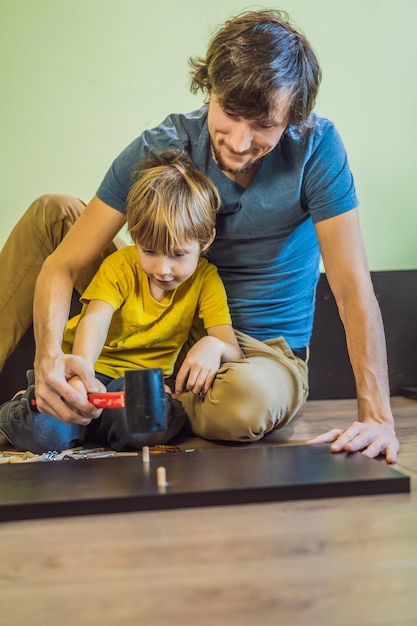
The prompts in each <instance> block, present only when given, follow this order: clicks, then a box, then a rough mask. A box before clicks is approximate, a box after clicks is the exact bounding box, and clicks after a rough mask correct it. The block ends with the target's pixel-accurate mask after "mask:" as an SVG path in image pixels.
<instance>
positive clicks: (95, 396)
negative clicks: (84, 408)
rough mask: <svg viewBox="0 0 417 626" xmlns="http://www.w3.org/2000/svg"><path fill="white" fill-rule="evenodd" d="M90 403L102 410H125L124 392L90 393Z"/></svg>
mask: <svg viewBox="0 0 417 626" xmlns="http://www.w3.org/2000/svg"><path fill="white" fill-rule="evenodd" d="M87 397H88V401H89V402H91V404H94V406H96V407H98V408H100V409H124V408H125V392H124V391H106V392H104V393H90V394H89V395H88V396H87Z"/></svg>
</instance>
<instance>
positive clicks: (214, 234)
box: [201, 228, 216, 252]
mask: <svg viewBox="0 0 417 626" xmlns="http://www.w3.org/2000/svg"><path fill="white" fill-rule="evenodd" d="M215 236H216V229H215V228H213V232H212V234H211V237H210V239H209V240H208V242H207V243H206V244H204V246H203V247H202V248H201V252H205V251H206V250H207V249H208V248H209V247H210V246H211V244H212V243H213V241H214V238H215Z"/></svg>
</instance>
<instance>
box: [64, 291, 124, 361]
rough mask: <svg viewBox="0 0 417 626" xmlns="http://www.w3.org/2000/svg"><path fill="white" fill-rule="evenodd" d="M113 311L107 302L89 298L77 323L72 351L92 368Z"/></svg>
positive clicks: (98, 354)
mask: <svg viewBox="0 0 417 626" xmlns="http://www.w3.org/2000/svg"><path fill="white" fill-rule="evenodd" d="M113 313H114V309H113V307H112V306H111V305H110V304H109V303H108V302H104V301H103V300H91V301H90V302H89V303H88V306H87V309H86V312H85V314H84V315H83V317H82V318H81V319H80V321H79V323H78V326H77V330H76V332H75V337H74V344H73V346H72V353H73V354H75V355H77V356H81V357H82V358H83V359H84V361H85V362H86V363H87V365H89V366H90V368H91V369H92V370H94V365H95V363H96V361H97V359H98V357H99V356H100V354H101V351H102V349H103V346H104V342H105V341H106V337H107V333H108V331H109V326H110V322H111V319H112V317H113Z"/></svg>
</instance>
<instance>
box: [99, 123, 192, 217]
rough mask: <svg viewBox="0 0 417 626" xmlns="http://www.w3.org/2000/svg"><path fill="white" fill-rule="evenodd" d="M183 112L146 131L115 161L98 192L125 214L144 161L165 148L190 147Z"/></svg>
mask: <svg viewBox="0 0 417 626" xmlns="http://www.w3.org/2000/svg"><path fill="white" fill-rule="evenodd" d="M182 118H183V116H181V115H170V116H168V117H167V118H166V119H165V120H164V121H163V122H162V123H161V124H160V125H159V126H156V127H155V128H153V129H149V130H146V131H144V132H143V133H142V134H141V135H140V136H139V137H137V139H135V140H134V141H132V143H130V144H129V145H128V146H127V147H126V148H125V149H124V150H123V151H122V152H121V153H120V154H119V156H118V157H116V159H115V160H114V161H113V163H112V164H111V166H110V167H109V169H108V170H107V173H106V175H105V176H104V178H103V181H102V182H101V184H100V186H99V188H98V189H97V191H96V195H97V196H98V197H99V198H100V200H102V201H103V202H105V203H106V204H108V205H109V206H111V207H112V208H113V209H116V210H117V211H120V212H121V213H125V211H126V198H127V194H128V193H129V189H130V187H131V185H132V183H133V182H134V180H135V172H136V170H137V167H138V165H139V163H140V162H141V161H143V160H144V159H145V158H147V157H148V156H150V154H152V153H159V152H162V151H164V150H169V149H172V150H185V151H188V150H189V136H188V132H187V129H186V127H185V126H184V123H183V122H184V120H183V119H182Z"/></svg>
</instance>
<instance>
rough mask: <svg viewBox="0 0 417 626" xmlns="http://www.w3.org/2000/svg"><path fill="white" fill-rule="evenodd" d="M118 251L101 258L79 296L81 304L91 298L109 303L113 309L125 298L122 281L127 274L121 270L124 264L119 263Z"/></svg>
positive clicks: (120, 304) (115, 309) (126, 277)
mask: <svg viewBox="0 0 417 626" xmlns="http://www.w3.org/2000/svg"><path fill="white" fill-rule="evenodd" d="M119 252H122V251H118V252H115V253H113V254H111V255H110V256H109V257H107V258H106V259H104V260H103V262H102V264H101V265H100V267H99V269H98V271H97V272H96V274H95V275H94V277H93V279H92V280H91V282H90V284H89V285H88V286H87V288H86V289H85V291H84V293H83V294H82V296H81V298H80V300H81V302H82V303H83V304H88V303H89V302H90V301H91V300H103V302H107V303H108V304H110V306H111V307H112V308H113V309H114V311H117V310H118V309H120V307H121V306H122V304H123V302H124V300H125V298H124V295H123V291H124V290H125V289H126V286H125V285H124V282H125V281H126V280H127V279H128V275H127V273H126V272H124V271H123V268H124V267H126V264H125V263H123V262H122V263H121V259H120V256H121V255H120V254H119Z"/></svg>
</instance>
